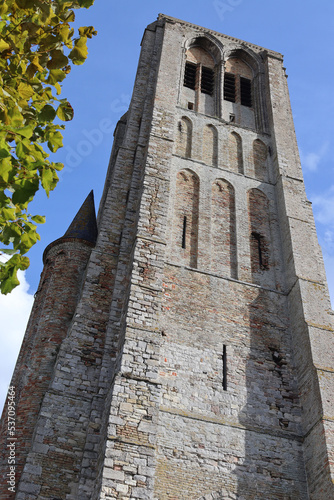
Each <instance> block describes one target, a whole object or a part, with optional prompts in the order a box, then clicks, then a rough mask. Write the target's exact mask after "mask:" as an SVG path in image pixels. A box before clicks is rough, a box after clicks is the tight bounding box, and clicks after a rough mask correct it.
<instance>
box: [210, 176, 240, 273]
mask: <svg viewBox="0 0 334 500" xmlns="http://www.w3.org/2000/svg"><path fill="white" fill-rule="evenodd" d="M211 223H212V226H211V235H212V236H211V241H212V248H211V255H212V261H211V267H212V270H213V272H216V273H218V274H221V275H223V276H229V277H231V278H235V279H236V278H237V255H236V241H237V238H236V216H235V195H234V188H233V186H232V185H231V184H230V183H229V182H227V181H225V180H223V179H217V180H216V181H215V182H214V184H213V186H212V213H211Z"/></svg>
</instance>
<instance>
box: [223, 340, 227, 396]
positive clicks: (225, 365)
mask: <svg viewBox="0 0 334 500" xmlns="http://www.w3.org/2000/svg"><path fill="white" fill-rule="evenodd" d="M223 389H224V391H227V355H226V345H224V346H223Z"/></svg>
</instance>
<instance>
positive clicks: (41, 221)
mask: <svg viewBox="0 0 334 500" xmlns="http://www.w3.org/2000/svg"><path fill="white" fill-rule="evenodd" d="M31 220H32V221H34V222H36V224H44V223H45V216H44V215H34V216H33V217H31Z"/></svg>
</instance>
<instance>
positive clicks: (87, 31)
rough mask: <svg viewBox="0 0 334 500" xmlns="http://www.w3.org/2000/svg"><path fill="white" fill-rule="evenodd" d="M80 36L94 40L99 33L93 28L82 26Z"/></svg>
mask: <svg viewBox="0 0 334 500" xmlns="http://www.w3.org/2000/svg"><path fill="white" fill-rule="evenodd" d="M79 35H80V36H86V37H87V38H92V37H93V36H95V35H97V31H96V30H95V29H94V28H93V26H82V27H81V28H79Z"/></svg>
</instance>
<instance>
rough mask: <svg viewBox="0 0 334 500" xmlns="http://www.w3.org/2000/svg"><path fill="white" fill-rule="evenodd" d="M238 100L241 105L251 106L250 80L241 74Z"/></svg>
mask: <svg viewBox="0 0 334 500" xmlns="http://www.w3.org/2000/svg"><path fill="white" fill-rule="evenodd" d="M240 102H241V104H242V105H243V106H248V107H249V108H251V107H252V82H251V80H249V79H248V78H244V77H242V76H241V77H240Z"/></svg>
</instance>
